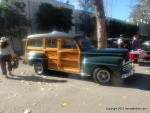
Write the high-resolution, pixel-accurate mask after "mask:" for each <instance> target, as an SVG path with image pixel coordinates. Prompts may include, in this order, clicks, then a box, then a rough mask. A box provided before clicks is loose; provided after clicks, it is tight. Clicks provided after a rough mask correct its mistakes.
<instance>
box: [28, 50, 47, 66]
mask: <svg viewBox="0 0 150 113" xmlns="http://www.w3.org/2000/svg"><path fill="white" fill-rule="evenodd" d="M38 61H40V62H43V63H44V64H47V62H48V58H47V57H46V56H45V54H44V53H42V52H35V51H30V52H29V53H28V54H27V62H28V64H30V65H32V64H34V63H35V62H38Z"/></svg>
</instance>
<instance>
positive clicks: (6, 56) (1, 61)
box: [0, 37, 15, 78]
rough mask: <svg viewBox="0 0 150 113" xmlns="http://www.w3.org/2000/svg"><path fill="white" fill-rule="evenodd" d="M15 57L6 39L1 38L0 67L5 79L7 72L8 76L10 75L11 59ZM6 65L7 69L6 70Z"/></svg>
mask: <svg viewBox="0 0 150 113" xmlns="http://www.w3.org/2000/svg"><path fill="white" fill-rule="evenodd" d="M13 57H15V54H14V51H13V49H12V47H11V45H10V44H9V42H8V39H7V38H6V37H1V39H0V66H1V70H2V74H3V75H5V77H6V78H7V77H8V76H7V70H8V72H9V75H12V76H13V74H12V66H11V61H12V58H13ZM6 65H8V66H7V68H6Z"/></svg>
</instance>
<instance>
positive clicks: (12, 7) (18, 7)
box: [0, 0, 27, 35]
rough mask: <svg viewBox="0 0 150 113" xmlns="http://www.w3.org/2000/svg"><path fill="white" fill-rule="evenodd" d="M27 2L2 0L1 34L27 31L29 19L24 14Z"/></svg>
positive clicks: (0, 12) (0, 7)
mask: <svg viewBox="0 0 150 113" xmlns="http://www.w3.org/2000/svg"><path fill="white" fill-rule="evenodd" d="M24 7H25V4H24V3H23V2H21V1H19V2H17V1H15V0H2V3H1V5H0V35H8V34H16V33H15V32H21V31H22V30H23V32H25V27H26V26H27V19H26V17H25V15H23V10H24Z"/></svg>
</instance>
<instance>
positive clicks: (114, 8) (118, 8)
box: [70, 0, 137, 21]
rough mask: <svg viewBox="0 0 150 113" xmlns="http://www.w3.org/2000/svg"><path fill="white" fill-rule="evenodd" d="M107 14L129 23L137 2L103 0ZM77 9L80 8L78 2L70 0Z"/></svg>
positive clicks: (133, 0)
mask: <svg viewBox="0 0 150 113" xmlns="http://www.w3.org/2000/svg"><path fill="white" fill-rule="evenodd" d="M103 1H104V7H105V14H106V16H107V17H112V18H116V19H119V20H123V21H128V17H129V15H130V13H131V11H132V7H133V6H134V5H135V3H136V2H137V0H103ZM70 4H73V5H74V6H75V8H77V9H78V8H79V4H78V0H70Z"/></svg>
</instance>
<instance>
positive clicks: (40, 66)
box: [34, 62, 46, 75]
mask: <svg viewBox="0 0 150 113" xmlns="http://www.w3.org/2000/svg"><path fill="white" fill-rule="evenodd" d="M45 68H46V67H45V66H44V64H43V63H42V62H36V63H34V70H35V72H36V73H37V74H38V75H42V74H44V73H45V70H46V69H45Z"/></svg>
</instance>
